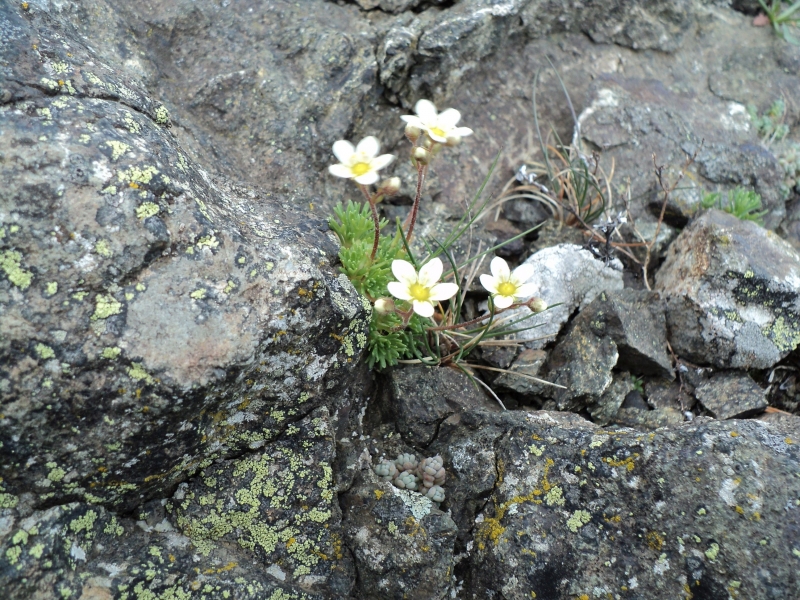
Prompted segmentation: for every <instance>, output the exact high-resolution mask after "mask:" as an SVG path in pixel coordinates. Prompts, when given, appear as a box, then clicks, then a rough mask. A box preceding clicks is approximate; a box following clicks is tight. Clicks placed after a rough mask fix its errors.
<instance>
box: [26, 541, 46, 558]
mask: <svg viewBox="0 0 800 600" xmlns="http://www.w3.org/2000/svg"><path fill="white" fill-rule="evenodd" d="M42 553H44V544H34V545H33V546H31V549H30V550H28V554H30V555H31V556H32V557H33V558H37V559H38V558H42Z"/></svg>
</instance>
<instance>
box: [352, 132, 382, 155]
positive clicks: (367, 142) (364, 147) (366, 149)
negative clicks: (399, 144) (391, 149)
mask: <svg viewBox="0 0 800 600" xmlns="http://www.w3.org/2000/svg"><path fill="white" fill-rule="evenodd" d="M380 149H381V143H380V142H379V141H378V138H376V137H375V136H374V135H368V136H367V137H365V138H364V139H363V140H361V141H360V142H358V146H356V152H360V153H363V154H364V155H366V156H368V157H370V158H373V157H375V156H377V155H378V152H379V151H380Z"/></svg>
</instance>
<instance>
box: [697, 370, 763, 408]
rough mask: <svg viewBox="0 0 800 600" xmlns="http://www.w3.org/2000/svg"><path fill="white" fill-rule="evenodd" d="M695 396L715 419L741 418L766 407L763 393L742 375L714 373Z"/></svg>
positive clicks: (746, 375) (756, 385)
mask: <svg viewBox="0 0 800 600" xmlns="http://www.w3.org/2000/svg"><path fill="white" fill-rule="evenodd" d="M695 396H697V399H698V401H699V402H700V403H701V404H702V405H703V406H704V407H705V408H706V410H708V412H709V413H710V414H711V416H712V417H714V418H717V419H745V418H747V417H752V416H754V415H756V414H758V413H760V412H762V411H763V410H764V409H765V408H767V399H766V395H765V393H764V390H763V389H761V387H760V386H759V385H758V384H757V383H756V382H755V381H753V380H752V379H751V378H750V376H749V375H748V374H747V373H742V372H736V371H732V372H727V373H715V374H714V375H712V376H711V378H710V379H709V380H708V381H707V382H706V383H704V384H703V385H701V386H700V387H698V388H697V389H696V390H695Z"/></svg>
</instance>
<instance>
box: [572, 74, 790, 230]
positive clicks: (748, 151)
mask: <svg viewBox="0 0 800 600" xmlns="http://www.w3.org/2000/svg"><path fill="white" fill-rule="evenodd" d="M579 123H580V134H581V137H582V139H583V140H584V141H586V142H588V143H590V144H592V145H593V146H594V147H599V148H600V149H601V151H602V154H601V158H602V164H604V165H610V164H611V163H610V161H611V160H612V159H613V160H614V161H615V165H617V166H618V169H617V170H616V176H615V177H620V178H622V179H623V180H627V178H628V177H630V181H631V190H630V193H631V195H632V196H633V197H635V198H638V197H644V198H646V199H647V201H646V202H645V203H642V204H639V203H632V204H631V209H632V212H633V214H634V216H635V217H636V219H637V226H639V225H643V224H644V223H645V222H648V221H653V220H655V219H656V216H657V215H658V214H659V213H660V212H661V205H662V203H663V193H661V191H660V188H659V187H658V183H657V180H656V178H655V176H654V174H653V167H652V155H653V154H655V155H656V162H657V163H658V164H659V165H665V166H666V167H667V168H666V170H665V172H664V179H665V181H664V183H665V185H670V183H671V181H674V180H676V179H677V177H678V175H679V170H680V169H681V167H682V166H683V165H684V163H686V161H687V159H688V157H690V156H692V155H693V154H694V153H697V157H696V160H695V163H694V164H692V165H690V166H689V168H688V172H689V173H690V174H691V176H688V177H686V178H684V180H683V181H682V183H681V188H683V189H681V190H679V191H677V192H676V193H673V194H671V197H670V201H669V203H668V205H667V212H666V215H665V219H666V221H667V223H669V224H672V225H675V226H683V225H685V223H686V222H687V221H688V219H689V218H691V217H692V216H693V215H694V214H696V213H697V211H698V210H699V209H700V201H701V200H702V198H703V195H704V192H705V191H711V190H717V189H720V190H723V191H724V190H730V189H733V188H734V187H735V186H737V185H743V186H746V187H748V188H752V189H754V190H755V191H756V192H758V193H759V194H760V195H761V198H762V202H763V205H764V208H765V209H767V210H768V213H767V215H765V217H764V218H765V223H766V225H767V226H768V227H770V228H775V227H777V226H778V224H779V223H780V222H781V220H782V219H783V217H784V216H785V214H786V211H785V206H784V203H785V198H784V197H783V196H782V195H781V193H780V184H781V182H782V180H783V171H782V169H781V167H780V165H779V164H778V160H777V158H776V157H775V156H774V155H773V154H772V153H771V152H770V151H769V150H767V149H766V148H763V147H761V146H760V145H759V143H758V141H759V140H758V136H757V134H756V133H755V131H754V130H753V127H751V124H750V117H749V116H748V114H747V111H746V110H745V106H744V105H743V104H740V103H736V102H726V101H723V100H720V99H718V98H715V97H713V96H711V97H709V98H707V99H704V101H702V102H698V101H696V100H695V99H693V98H692V97H691V96H687V95H686V94H679V93H676V92H674V91H672V90H667V89H665V88H664V85H663V83H661V82H660V81H654V80H642V79H640V78H635V79H625V78H622V77H619V76H612V77H607V78H603V80H601V81H599V82H598V83H596V84H595V86H594V89H593V92H592V97H591V100H590V103H589V105H588V107H587V108H586V109H585V110H584V112H583V113H582V114H581V116H580V117H579ZM687 132H688V133H687ZM701 142H702V143H701ZM643 156H647V159H648V161H649V163H650V164H649V166H648V168H643V166H644V165H643V161H642V157H643ZM704 180H705V181H704ZM684 182H685V183H684ZM617 205H618V208H622V205H621V204H620V203H619V201H618V202H617ZM646 205H649V211H650V214H648V213H647V212H645V211H643V210H642V209H643V207H644V206H646Z"/></svg>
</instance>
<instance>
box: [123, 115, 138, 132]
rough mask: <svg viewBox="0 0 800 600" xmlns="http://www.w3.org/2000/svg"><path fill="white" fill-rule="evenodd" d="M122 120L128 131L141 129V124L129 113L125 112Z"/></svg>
mask: <svg viewBox="0 0 800 600" xmlns="http://www.w3.org/2000/svg"><path fill="white" fill-rule="evenodd" d="M122 120H123V121H125V125H126V127H127V128H128V131H130V132H131V133H139V132H140V131H141V130H142V126H141V125H139V123H137V122H136V120H135V119H134V118H133V115H132V114H131V113H129V112H126V113H125V116H124V117H122Z"/></svg>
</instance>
